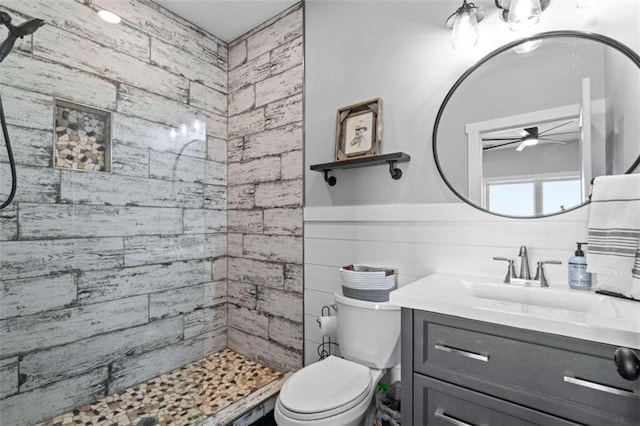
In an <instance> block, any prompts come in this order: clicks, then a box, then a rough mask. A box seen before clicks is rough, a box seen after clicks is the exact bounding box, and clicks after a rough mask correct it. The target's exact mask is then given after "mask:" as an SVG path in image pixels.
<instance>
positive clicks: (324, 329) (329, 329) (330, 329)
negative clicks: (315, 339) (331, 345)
mask: <svg viewBox="0 0 640 426" xmlns="http://www.w3.org/2000/svg"><path fill="white" fill-rule="evenodd" d="M318 323H319V324H320V336H321V337H336V332H337V330H338V317H335V316H331V317H320V319H319V320H318Z"/></svg>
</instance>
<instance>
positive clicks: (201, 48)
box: [0, 0, 301, 425]
mask: <svg viewBox="0 0 640 426" xmlns="http://www.w3.org/2000/svg"><path fill="white" fill-rule="evenodd" d="M92 4H93V6H88V5H85V2H80V1H72V0H64V1H62V0H60V1H50V0H46V1H45V0H41V1H38V0H6V1H3V2H2V6H0V9H1V10H4V11H8V12H9V13H11V14H12V16H13V19H14V23H16V24H18V23H21V22H23V21H24V20H26V19H29V18H34V17H37V18H42V19H44V20H45V21H46V23H47V24H46V25H45V26H44V27H42V28H40V29H39V30H38V31H37V32H36V33H35V35H34V37H33V38H30V37H28V38H25V39H24V40H19V41H18V43H17V44H16V47H15V48H14V51H13V52H12V53H11V55H9V56H8V57H7V58H6V59H5V60H4V62H3V63H2V64H1V65H0V93H1V94H2V99H3V102H4V107H5V111H6V115H7V121H8V123H9V133H10V135H11V138H12V143H13V147H14V152H15V157H16V161H17V163H18V191H17V195H16V198H15V202H14V203H13V204H12V205H11V206H10V207H9V208H7V209H5V210H1V211H0V281H1V286H0V398H1V400H0V416H1V420H0V423H2V424H7V425H20V424H26V423H31V422H33V421H36V420H38V419H41V418H44V417H47V416H48V415H51V414H54V413H57V412H61V411H64V410H66V409H69V408H72V407H75V406H78V405H80V404H83V403H87V402H90V401H93V400H96V399H98V398H99V397H101V396H103V395H104V394H105V393H112V392H116V391H119V390H121V389H123V388H126V387H128V386H130V385H132V384H135V383H139V382H141V381H144V380H146V379H148V378H150V377H153V376H156V375H158V374H160V373H163V372H166V371H169V370H172V369H174V368H176V367H178V366H181V365H183V364H186V363H188V362H190V361H192V360H195V359H198V358H201V357H203V356H204V355H206V354H208V353H210V352H214V351H216V350H219V349H221V348H224V347H225V346H226V345H227V331H226V328H227V327H226V324H227V305H226V300H227V284H226V278H227V277H226V269H227V261H226V257H225V255H226V247H227V236H226V227H227V216H226V196H227V189H226V183H227V182H226V180H227V177H226V173H227V166H226V150H227V118H226V117H227V95H226V93H227V48H226V44H225V43H223V42H220V41H219V40H217V39H216V38H215V37H214V36H212V35H210V34H207V33H205V32H203V31H202V30H200V29H198V28H196V27H195V26H193V25H191V24H189V23H188V22H186V21H184V20H182V19H180V18H179V17H177V16H175V15H172V14H170V13H169V12H167V11H166V10H164V9H162V8H160V7H159V6H157V5H155V4H154V3H152V2H149V1H147V0H141V1H138V0H135V1H134V0H93V3H92ZM100 6H102V7H104V8H107V9H109V10H112V11H114V12H116V13H117V14H119V15H120V16H121V17H122V18H123V22H122V23H121V24H119V25H111V24H107V23H105V22H103V21H102V20H101V19H100V18H99V17H98V15H97V14H96V9H97V8H99V7H100ZM55 98H59V99H63V100H67V101H71V102H74V103H77V104H82V105H87V106H89V107H93V108H97V109H102V110H107V111H109V112H111V120H112V148H113V149H112V160H113V162H112V167H111V173H98V172H86V171H72V170H60V169H56V168H54V167H53V159H52V155H53V141H54V130H55V129H54V127H53V126H54V123H53V118H54V99H55ZM205 125H206V126H205ZM183 126H184V127H183ZM205 128H206V133H205V130H204V129H205ZM172 130H173V132H172ZM3 143H4V141H3ZM0 162H1V163H3V164H0V182H1V185H0V199H2V200H4V199H5V198H6V196H7V194H8V192H9V181H10V178H9V167H8V165H7V164H6V162H7V157H6V151H5V149H4V146H0ZM278 167H279V166H278ZM278 170H279V168H278ZM278 173H279V172H278ZM298 183H299V181H298ZM298 186H300V185H298ZM299 192H300V189H298V193H299ZM298 206H299V203H298ZM298 232H300V229H298ZM252 250H256V249H252ZM291 263H294V264H300V263H301V258H299V257H296V258H295V259H292V260H291ZM296 294H298V293H296ZM296 319H297V320H298V321H300V318H296ZM277 324H278V323H275V325H274V327H275V326H277Z"/></svg>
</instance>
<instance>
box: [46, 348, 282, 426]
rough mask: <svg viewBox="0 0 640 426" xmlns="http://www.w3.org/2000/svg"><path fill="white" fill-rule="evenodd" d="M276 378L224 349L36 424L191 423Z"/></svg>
mask: <svg viewBox="0 0 640 426" xmlns="http://www.w3.org/2000/svg"><path fill="white" fill-rule="evenodd" d="M280 377H282V374H281V373H279V372H277V371H274V370H271V369H270V368H267V367H264V366H262V365H260V364H258V363H256V362H253V361H250V360H249V359H247V358H245V357H244V356H242V355H240V354H237V353H235V352H233V351H231V350H230V349H224V350H222V351H220V352H216V353H215V354H213V355H210V356H208V357H207V358H203V359H201V360H198V361H195V362H192V363H191V364H187V365H185V366H184V367H181V368H179V369H177V370H174V371H172V372H170V373H167V374H163V375H162V376H159V377H156V378H154V379H152V380H149V381H148V382H146V383H143V384H140V385H137V386H134V387H131V388H129V389H126V390H125V391H122V392H120V393H117V394H114V395H110V396H108V397H106V398H103V399H101V400H100V401H97V402H95V403H93V404H90V405H85V406H83V407H80V408H78V409H76V410H73V411H72V412H70V413H66V414H62V415H59V416H56V417H55V418H53V419H51V420H48V421H45V422H43V423H38V424H37V425H36V426H60V425H64V426H66V425H86V426H89V425H91V426H93V425H108V426H116V425H117V426H129V425H133V426H135V425H137V424H138V423H139V422H140V421H141V420H142V419H143V418H147V417H155V418H157V420H158V424H159V425H161V426H164V425H171V426H174V425H175V426H178V425H197V424H198V423H199V422H201V421H202V420H204V419H205V418H207V417H209V416H210V415H212V414H214V413H216V412H218V411H220V410H222V409H223V408H225V407H227V406H228V405H230V404H232V403H233V402H235V401H237V400H239V399H241V398H244V397H245V396H247V395H249V394H250V393H251V392H253V391H255V390H257V389H259V388H261V387H263V386H264V385H266V384H267V383H270V382H271V381H273V380H276V379H278V378H280Z"/></svg>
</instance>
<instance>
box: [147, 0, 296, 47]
mask: <svg viewBox="0 0 640 426" xmlns="http://www.w3.org/2000/svg"><path fill="white" fill-rule="evenodd" d="M154 1H155V2H156V3H158V4H159V5H161V6H163V7H166V8H167V9H169V10H170V11H172V12H173V13H175V14H176V15H179V16H182V17H183V18H184V19H186V20H187V21H190V22H193V23H194V24H196V25H197V26H199V27H200V28H203V29H205V30H207V31H208V32H210V33H211V34H213V35H215V36H217V37H219V38H220V39H222V40H224V41H226V42H230V41H233V40H235V39H236V38H238V37H239V36H241V35H242V34H244V33H246V32H247V31H249V30H251V29H252V28H255V27H256V26H258V25H260V24H261V23H263V22H265V21H267V20H268V19H269V18H272V17H274V16H275V15H277V14H278V13H280V12H282V11H283V10H285V9H286V8H288V7H289V6H292V5H293V4H295V3H297V2H298V1H299V0H154Z"/></svg>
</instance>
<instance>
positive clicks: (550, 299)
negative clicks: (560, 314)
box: [462, 280, 606, 312]
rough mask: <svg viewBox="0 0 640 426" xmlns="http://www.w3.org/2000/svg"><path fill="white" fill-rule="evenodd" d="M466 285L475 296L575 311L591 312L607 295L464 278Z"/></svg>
mask: <svg viewBox="0 0 640 426" xmlns="http://www.w3.org/2000/svg"><path fill="white" fill-rule="evenodd" d="M462 282H463V283H464V287H465V288H466V289H467V291H468V292H469V293H470V294H471V295H472V296H474V297H479V298H483V299H492V300H501V301H504V302H512V303H522V304H526V305H536V306H544V307H548V308H557V309H567V310H570V311H575V312H590V311H592V310H593V309H594V308H595V307H596V306H597V305H598V304H599V303H601V302H603V301H604V300H605V299H606V297H605V296H601V295H598V294H594V293H587V292H585V293H582V292H580V291H579V290H575V291H567V290H565V289H562V290H555V289H553V288H549V287H539V286H537V287H536V286H524V285H519V284H493V283H486V282H478V281H467V280H462Z"/></svg>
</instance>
